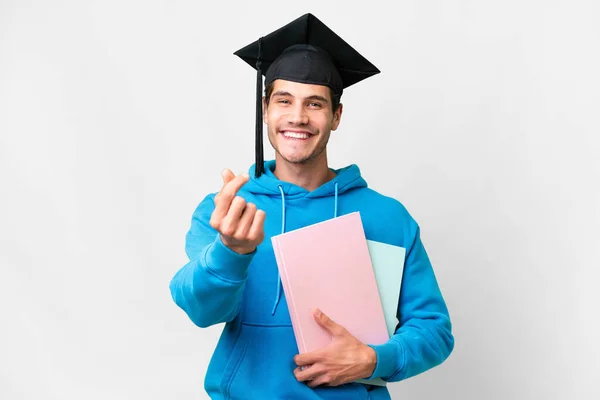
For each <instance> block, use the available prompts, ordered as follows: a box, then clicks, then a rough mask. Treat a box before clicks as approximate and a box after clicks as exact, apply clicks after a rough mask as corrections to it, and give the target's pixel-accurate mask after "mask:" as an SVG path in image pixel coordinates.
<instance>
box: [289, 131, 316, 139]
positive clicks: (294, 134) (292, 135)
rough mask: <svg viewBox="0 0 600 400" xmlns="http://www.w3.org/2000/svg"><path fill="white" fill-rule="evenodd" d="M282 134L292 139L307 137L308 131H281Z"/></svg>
mask: <svg viewBox="0 0 600 400" xmlns="http://www.w3.org/2000/svg"><path fill="white" fill-rule="evenodd" d="M283 136H285V137H287V138H294V139H308V137H309V136H310V135H309V134H308V133H299V132H283Z"/></svg>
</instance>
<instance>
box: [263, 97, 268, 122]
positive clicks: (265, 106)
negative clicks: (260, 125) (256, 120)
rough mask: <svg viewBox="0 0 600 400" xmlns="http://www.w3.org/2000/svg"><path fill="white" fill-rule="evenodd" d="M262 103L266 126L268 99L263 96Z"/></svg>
mask: <svg viewBox="0 0 600 400" xmlns="http://www.w3.org/2000/svg"><path fill="white" fill-rule="evenodd" d="M262 103H263V122H264V123H265V124H266V123H267V119H268V118H267V116H268V115H267V111H268V110H267V98H266V97H265V96H263V98H262Z"/></svg>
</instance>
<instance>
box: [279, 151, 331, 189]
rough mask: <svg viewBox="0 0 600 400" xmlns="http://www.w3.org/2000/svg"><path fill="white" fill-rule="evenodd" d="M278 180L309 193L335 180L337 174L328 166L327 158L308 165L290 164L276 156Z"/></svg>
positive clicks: (321, 158) (320, 158)
mask: <svg viewBox="0 0 600 400" xmlns="http://www.w3.org/2000/svg"><path fill="white" fill-rule="evenodd" d="M273 174H275V176H276V177H277V179H279V180H282V181H286V182H290V183H293V184H294V185H296V186H300V187H302V188H304V189H306V190H308V191H309V192H312V191H313V190H315V189H317V188H318V187H320V186H322V185H323V184H325V183H326V182H329V181H330V180H332V179H333V178H335V176H336V174H335V172H333V171H332V170H331V169H329V167H328V165H327V157H319V158H318V159H316V160H314V161H309V162H306V163H290V162H287V161H286V160H284V159H283V158H282V157H281V156H280V155H279V154H276V155H275V171H273Z"/></svg>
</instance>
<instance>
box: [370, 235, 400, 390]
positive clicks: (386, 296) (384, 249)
mask: <svg viewBox="0 0 600 400" xmlns="http://www.w3.org/2000/svg"><path fill="white" fill-rule="evenodd" d="M367 245H368V248H369V254H370V256H371V263H372V265H373V271H374V272H375V279H376V281H377V289H378V291H379V297H380V298H381V305H382V307H383V314H384V317H385V323H386V325H387V329H388V335H389V336H390V337H392V335H393V334H394V332H395V331H396V325H398V318H397V316H396V313H397V311H398V302H399V301H400V287H401V286H402V274H403V272H404V260H405V258H406V249H405V248H403V247H399V246H394V245H391V244H387V243H382V242H376V241H373V240H367ZM358 382H360V383H367V384H370V385H379V386H385V385H386V382H385V381H383V380H382V379H379V378H377V379H370V380H368V379H360V380H358Z"/></svg>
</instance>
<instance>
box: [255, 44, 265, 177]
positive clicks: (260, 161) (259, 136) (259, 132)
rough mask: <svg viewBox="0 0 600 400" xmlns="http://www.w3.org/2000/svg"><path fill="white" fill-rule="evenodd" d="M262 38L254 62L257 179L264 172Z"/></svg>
mask: <svg viewBox="0 0 600 400" xmlns="http://www.w3.org/2000/svg"><path fill="white" fill-rule="evenodd" d="M261 41H262V38H260V39H258V57H257V60H256V137H255V146H256V147H255V151H254V152H255V157H256V165H255V171H254V172H255V176H256V177H257V178H259V177H260V176H261V175H262V174H263V172H264V155H263V121H262V114H263V110H262V90H263V88H262V71H261V61H260V51H261V48H260V47H261Z"/></svg>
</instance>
